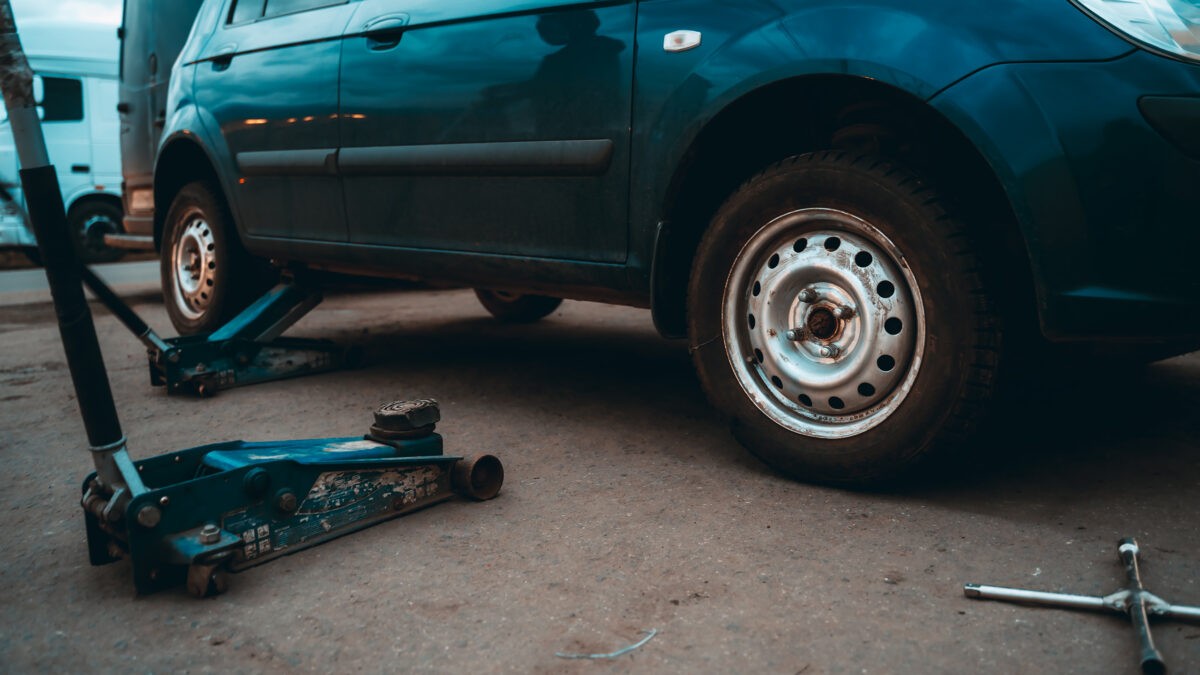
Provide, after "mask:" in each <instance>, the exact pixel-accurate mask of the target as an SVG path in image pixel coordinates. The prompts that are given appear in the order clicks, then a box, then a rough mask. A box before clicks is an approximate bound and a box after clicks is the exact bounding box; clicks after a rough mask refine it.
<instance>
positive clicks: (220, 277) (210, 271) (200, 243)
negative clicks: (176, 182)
mask: <svg viewBox="0 0 1200 675" xmlns="http://www.w3.org/2000/svg"><path fill="white" fill-rule="evenodd" d="M159 264H160V272H161V275H162V288H163V302H164V304H165V305H166V308H167V314H168V315H169V316H170V317H171V323H172V324H174V326H175V329H176V330H178V331H179V333H180V334H181V335H195V334H203V333H211V332H212V331H214V330H216V329H217V328H219V327H221V326H222V325H223V324H225V323H226V322H227V321H229V319H231V318H233V317H234V316H235V315H237V313H238V312H240V311H242V310H243V309H245V308H246V307H247V306H248V305H249V304H250V303H251V302H252V301H253V300H254V299H255V298H257V297H258V296H259V295H261V294H262V293H263V292H264V291H265V290H266V289H267V288H268V287H269V286H270V279H269V275H268V273H267V267H266V264H265V263H264V262H263V261H261V260H258V259H255V258H253V257H251V256H250V255H249V254H247V253H246V252H245V250H244V249H243V248H242V246H241V242H239V241H238V239H237V233H236V231H235V230H234V227H233V218H232V217H231V216H230V215H229V209H228V207H227V206H226V205H225V202H224V200H223V199H222V198H221V197H220V192H218V191H217V190H216V189H215V188H214V187H212V186H211V185H209V184H208V183H204V182H195V183H188V184H187V185H185V186H183V188H181V189H180V190H179V192H178V193H177V194H176V195H175V199H174V200H173V201H172V202H171V207H170V209H168V210H167V217H166V219H165V221H164V222H163V236H162V248H161V250H160V254H159ZM185 267H186V268H187V269H185Z"/></svg>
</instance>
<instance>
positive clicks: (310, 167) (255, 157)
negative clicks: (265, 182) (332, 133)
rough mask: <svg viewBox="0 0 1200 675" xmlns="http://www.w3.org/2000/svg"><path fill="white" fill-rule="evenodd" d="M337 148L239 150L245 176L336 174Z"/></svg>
mask: <svg viewBox="0 0 1200 675" xmlns="http://www.w3.org/2000/svg"><path fill="white" fill-rule="evenodd" d="M337 154H338V153H337V150H335V149H333V148H315V149H308V150H263V151H257V152H239V153H238V155H237V163H238V168H239V169H241V171H242V175H244V176H332V175H336V174H337Z"/></svg>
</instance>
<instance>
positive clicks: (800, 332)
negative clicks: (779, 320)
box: [783, 328, 804, 342]
mask: <svg viewBox="0 0 1200 675" xmlns="http://www.w3.org/2000/svg"><path fill="white" fill-rule="evenodd" d="M783 336H784V337H785V338H787V339H789V340H791V341H792V342H799V341H800V340H803V339H804V329H803V328H792V329H790V330H788V331H787V332H786V333H784V334H783Z"/></svg>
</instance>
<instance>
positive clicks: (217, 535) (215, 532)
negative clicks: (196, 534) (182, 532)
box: [200, 523, 221, 546]
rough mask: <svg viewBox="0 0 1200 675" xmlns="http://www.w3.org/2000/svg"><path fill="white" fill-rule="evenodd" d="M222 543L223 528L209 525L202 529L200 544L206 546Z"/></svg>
mask: <svg viewBox="0 0 1200 675" xmlns="http://www.w3.org/2000/svg"><path fill="white" fill-rule="evenodd" d="M218 541H221V528H219V527H217V526H216V525H213V524H212V523H209V524H208V525H205V526H204V527H202V528H200V543H201V544H204V545H206V546H207V545H208V544H215V543H217V542H218Z"/></svg>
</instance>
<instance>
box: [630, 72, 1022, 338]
mask: <svg viewBox="0 0 1200 675" xmlns="http://www.w3.org/2000/svg"><path fill="white" fill-rule="evenodd" d="M825 149H844V150H856V151H866V152H870V153H873V154H881V155H885V156H889V157H891V158H892V159H894V160H895V161H897V162H898V163H900V164H902V165H904V166H906V167H907V168H909V169H911V170H913V171H914V172H916V173H917V174H918V175H921V176H922V177H924V178H925V179H927V180H929V181H931V182H932V183H933V184H935V185H936V186H938V188H939V189H940V190H941V191H942V192H943V193H944V194H945V195H948V196H949V197H950V198H951V199H952V200H953V202H952V204H951V206H952V208H953V210H954V212H955V214H956V215H957V216H959V217H961V218H962V219H963V220H964V221H965V222H967V224H968V226H969V227H970V228H971V232H972V237H973V238H974V239H975V240H976V241H977V242H978V244H977V245H979V246H980V247H981V249H982V250H981V253H983V254H984V257H985V259H986V260H987V262H988V268H989V270H990V272H989V273H988V276H989V277H999V278H998V279H985V281H987V282H990V283H989V286H992V287H994V288H996V290H997V292H998V297H997V301H998V302H1000V303H1001V305H1002V307H1001V309H1002V311H1004V313H1005V314H1006V315H1012V316H1014V317H1019V319H1018V320H1019V321H1020V322H1021V323H1025V322H1032V325H1033V326H1036V321H1037V316H1036V315H1037V312H1036V307H1037V304H1036V294H1035V291H1034V289H1035V280H1034V277H1033V271H1032V267H1031V263H1030V257H1029V253H1028V250H1027V248H1026V243H1025V239H1024V236H1023V234H1022V232H1021V229H1020V226H1019V224H1018V220H1017V216H1016V214H1015V212H1014V210H1013V208H1012V204H1011V203H1010V201H1009V199H1008V196H1007V194H1006V191H1005V189H1004V186H1003V184H1002V183H1001V181H1000V179H999V177H998V176H997V175H996V173H995V172H994V171H993V170H992V168H991V166H990V164H989V163H988V161H987V159H986V158H985V157H984V155H983V154H982V153H981V152H980V151H979V149H978V148H976V146H975V145H974V144H973V143H972V142H971V141H970V140H969V139H968V137H967V136H966V135H965V134H964V133H962V132H961V131H960V130H959V129H958V128H957V127H956V126H955V125H954V124H952V123H951V122H950V121H949V120H947V119H946V118H945V117H944V116H943V115H942V114H941V113H940V112H939V111H937V110H936V109H934V108H933V107H932V106H930V105H929V104H928V103H927V102H925V101H924V100H922V99H920V98H918V97H917V96H914V95H913V94H910V93H908V92H906V91H904V90H902V89H899V88H897V87H895V86H892V85H889V84H886V83H883V82H880V81H879V80H875V79H871V78H865V77H858V76H853V75H804V76H797V77H792V78H788V79H784V80H780V81H776V82H772V83H770V84H767V85H764V86H761V87H758V88H756V89H754V90H752V91H749V92H747V93H745V94H743V95H742V96H740V97H738V98H737V99H735V100H733V101H732V102H730V103H729V104H728V105H726V106H725V107H724V108H722V109H721V110H720V111H719V112H718V113H717V114H715V115H714V116H712V117H711V118H710V119H709V120H708V122H707V123H706V124H705V125H704V126H703V127H702V128H701V129H700V131H699V132H698V133H697V134H696V135H695V136H694V137H693V138H692V140H691V143H690V145H689V146H688V148H687V150H686V151H685V152H684V153H683V155H682V159H681V161H680V162H679V163H678V165H677V166H676V167H675V170H674V172H673V174H672V176H671V178H670V180H669V182H668V184H667V188H666V190H665V192H664V197H663V199H662V202H661V206H660V212H659V220H660V222H662V223H663V224H664V225H663V227H662V228H661V230H660V233H659V235H658V241H657V242H656V245H655V250H654V258H653V266H652V268H653V269H652V279H651V306H652V310H653V315H654V322H655V326H656V327H657V328H658V330H659V332H660V333H662V334H663V335H665V336H667V337H684V336H685V335H686V315H685V312H686V293H687V284H688V279H689V277H690V275H691V272H692V265H693V258H694V256H695V252H696V247H697V245H698V244H699V241H700V238H701V237H702V236H703V234H704V232H705V230H706V229H707V227H708V224H709V221H710V220H711V219H712V217H713V215H714V214H715V213H716V211H717V209H719V208H720V206H721V205H722V204H723V203H724V202H725V200H726V199H728V197H729V196H730V195H731V194H732V193H733V192H734V191H736V190H737V189H738V188H739V187H740V186H741V185H742V184H743V183H744V182H745V181H747V180H749V179H750V178H751V177H753V176H754V175H755V174H757V173H758V172H759V171H760V170H762V169H763V168H764V167H767V166H769V165H771V164H772V163H774V162H776V161H779V160H781V159H783V158H785V157H788V156H791V155H795V154H802V153H805V152H811V151H816V150H825ZM1000 280H1003V283H999V282H1000Z"/></svg>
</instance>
